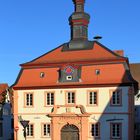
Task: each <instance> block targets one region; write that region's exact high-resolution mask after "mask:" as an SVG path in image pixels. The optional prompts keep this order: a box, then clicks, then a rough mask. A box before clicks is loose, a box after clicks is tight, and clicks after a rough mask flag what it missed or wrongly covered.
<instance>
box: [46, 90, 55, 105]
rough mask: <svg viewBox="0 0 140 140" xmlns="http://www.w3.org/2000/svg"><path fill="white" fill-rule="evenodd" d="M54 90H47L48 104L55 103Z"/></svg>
mask: <svg viewBox="0 0 140 140" xmlns="http://www.w3.org/2000/svg"><path fill="white" fill-rule="evenodd" d="M54 96H55V95H54V92H47V93H46V105H47V106H49V105H54V98H55V97H54Z"/></svg>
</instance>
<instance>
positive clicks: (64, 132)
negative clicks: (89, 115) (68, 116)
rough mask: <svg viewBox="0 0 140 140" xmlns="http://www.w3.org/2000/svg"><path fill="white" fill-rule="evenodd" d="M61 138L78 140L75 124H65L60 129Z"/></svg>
mask: <svg viewBox="0 0 140 140" xmlns="http://www.w3.org/2000/svg"><path fill="white" fill-rule="evenodd" d="M61 140H79V129H78V128H77V127H76V126H75V125H69V124H68V125H65V126H64V127H63V128H62V129H61Z"/></svg>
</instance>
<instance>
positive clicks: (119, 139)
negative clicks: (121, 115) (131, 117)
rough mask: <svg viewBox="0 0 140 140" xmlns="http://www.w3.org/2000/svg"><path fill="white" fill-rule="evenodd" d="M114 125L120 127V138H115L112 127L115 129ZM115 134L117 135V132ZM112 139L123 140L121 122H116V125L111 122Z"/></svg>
mask: <svg viewBox="0 0 140 140" xmlns="http://www.w3.org/2000/svg"><path fill="white" fill-rule="evenodd" d="M114 124H115V125H119V128H120V130H119V134H120V136H118V137H114V136H113V128H112V127H113V125H114ZM115 133H117V132H116V130H115ZM110 138H111V139H113V140H114V139H115V140H121V139H122V123H121V122H114V123H112V122H111V123H110Z"/></svg>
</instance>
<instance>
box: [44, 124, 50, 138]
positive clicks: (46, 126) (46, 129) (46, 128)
mask: <svg viewBox="0 0 140 140" xmlns="http://www.w3.org/2000/svg"><path fill="white" fill-rule="evenodd" d="M42 131H43V137H50V132H51V128H50V124H43V130H42Z"/></svg>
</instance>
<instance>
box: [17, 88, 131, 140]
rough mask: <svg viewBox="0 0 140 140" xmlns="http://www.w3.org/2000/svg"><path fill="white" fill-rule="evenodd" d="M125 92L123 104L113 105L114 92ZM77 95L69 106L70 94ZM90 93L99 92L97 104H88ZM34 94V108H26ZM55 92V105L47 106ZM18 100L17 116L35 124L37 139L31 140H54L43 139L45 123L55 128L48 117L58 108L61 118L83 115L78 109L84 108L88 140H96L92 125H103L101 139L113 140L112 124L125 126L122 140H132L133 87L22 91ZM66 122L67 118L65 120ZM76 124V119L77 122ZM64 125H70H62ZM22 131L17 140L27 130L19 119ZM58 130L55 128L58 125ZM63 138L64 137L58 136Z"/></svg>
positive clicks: (100, 132)
mask: <svg viewBox="0 0 140 140" xmlns="http://www.w3.org/2000/svg"><path fill="white" fill-rule="evenodd" d="M118 89H119V90H121V93H122V94H121V100H122V101H121V105H119V106H111V105H110V101H111V98H112V97H111V94H110V93H111V91H115V90H118ZM68 91H70V92H74V93H75V103H74V104H67V95H66V93H67V92H68ZM88 91H97V105H89V104H88ZM28 93H32V94H33V106H30V107H28V106H26V97H25V96H26V94H28ZM47 93H54V105H49V106H48V105H47V104H46V94H47ZM15 94H16V95H14V96H15V97H18V100H17V111H18V114H14V115H15V116H16V115H17V117H21V118H22V119H23V120H29V121H30V124H32V125H33V136H31V137H30V136H27V138H28V137H30V139H34V140H44V138H46V139H48V140H51V135H52V133H53V132H50V136H49V135H48V136H45V137H43V135H42V134H43V129H42V126H43V124H45V123H46V124H50V127H52V118H51V117H48V114H50V113H52V112H54V111H52V109H54V107H57V112H56V114H57V115H60V116H61V115H62V116H63V114H76V115H77V116H78V115H79V114H82V111H81V110H80V108H78V107H77V106H80V105H82V106H84V109H85V112H86V113H88V114H89V117H88V130H87V131H88V136H87V140H94V137H92V136H91V133H90V132H91V124H95V123H99V124H100V125H99V138H100V139H101V140H109V139H110V137H111V134H110V129H111V128H110V125H111V124H112V123H118V124H121V138H120V139H122V140H128V132H129V131H128V130H129V115H128V114H129V108H128V107H129V105H128V101H129V99H128V97H129V95H128V94H129V87H127V86H126V87H119V88H116V87H102V88H73V89H46V90H18V91H16V92H15ZM63 118H64V119H65V117H63ZM75 121H76V120H75ZM68 123H69V122H68ZM62 125H63V126H64V125H66V124H62ZM79 125H80V124H79ZM17 126H18V127H19V130H18V131H17V140H24V137H23V127H22V125H21V124H20V122H19V120H18V123H17ZM54 127H55V126H54ZM51 130H52V129H50V131H51ZM58 137H60V136H58Z"/></svg>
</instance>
